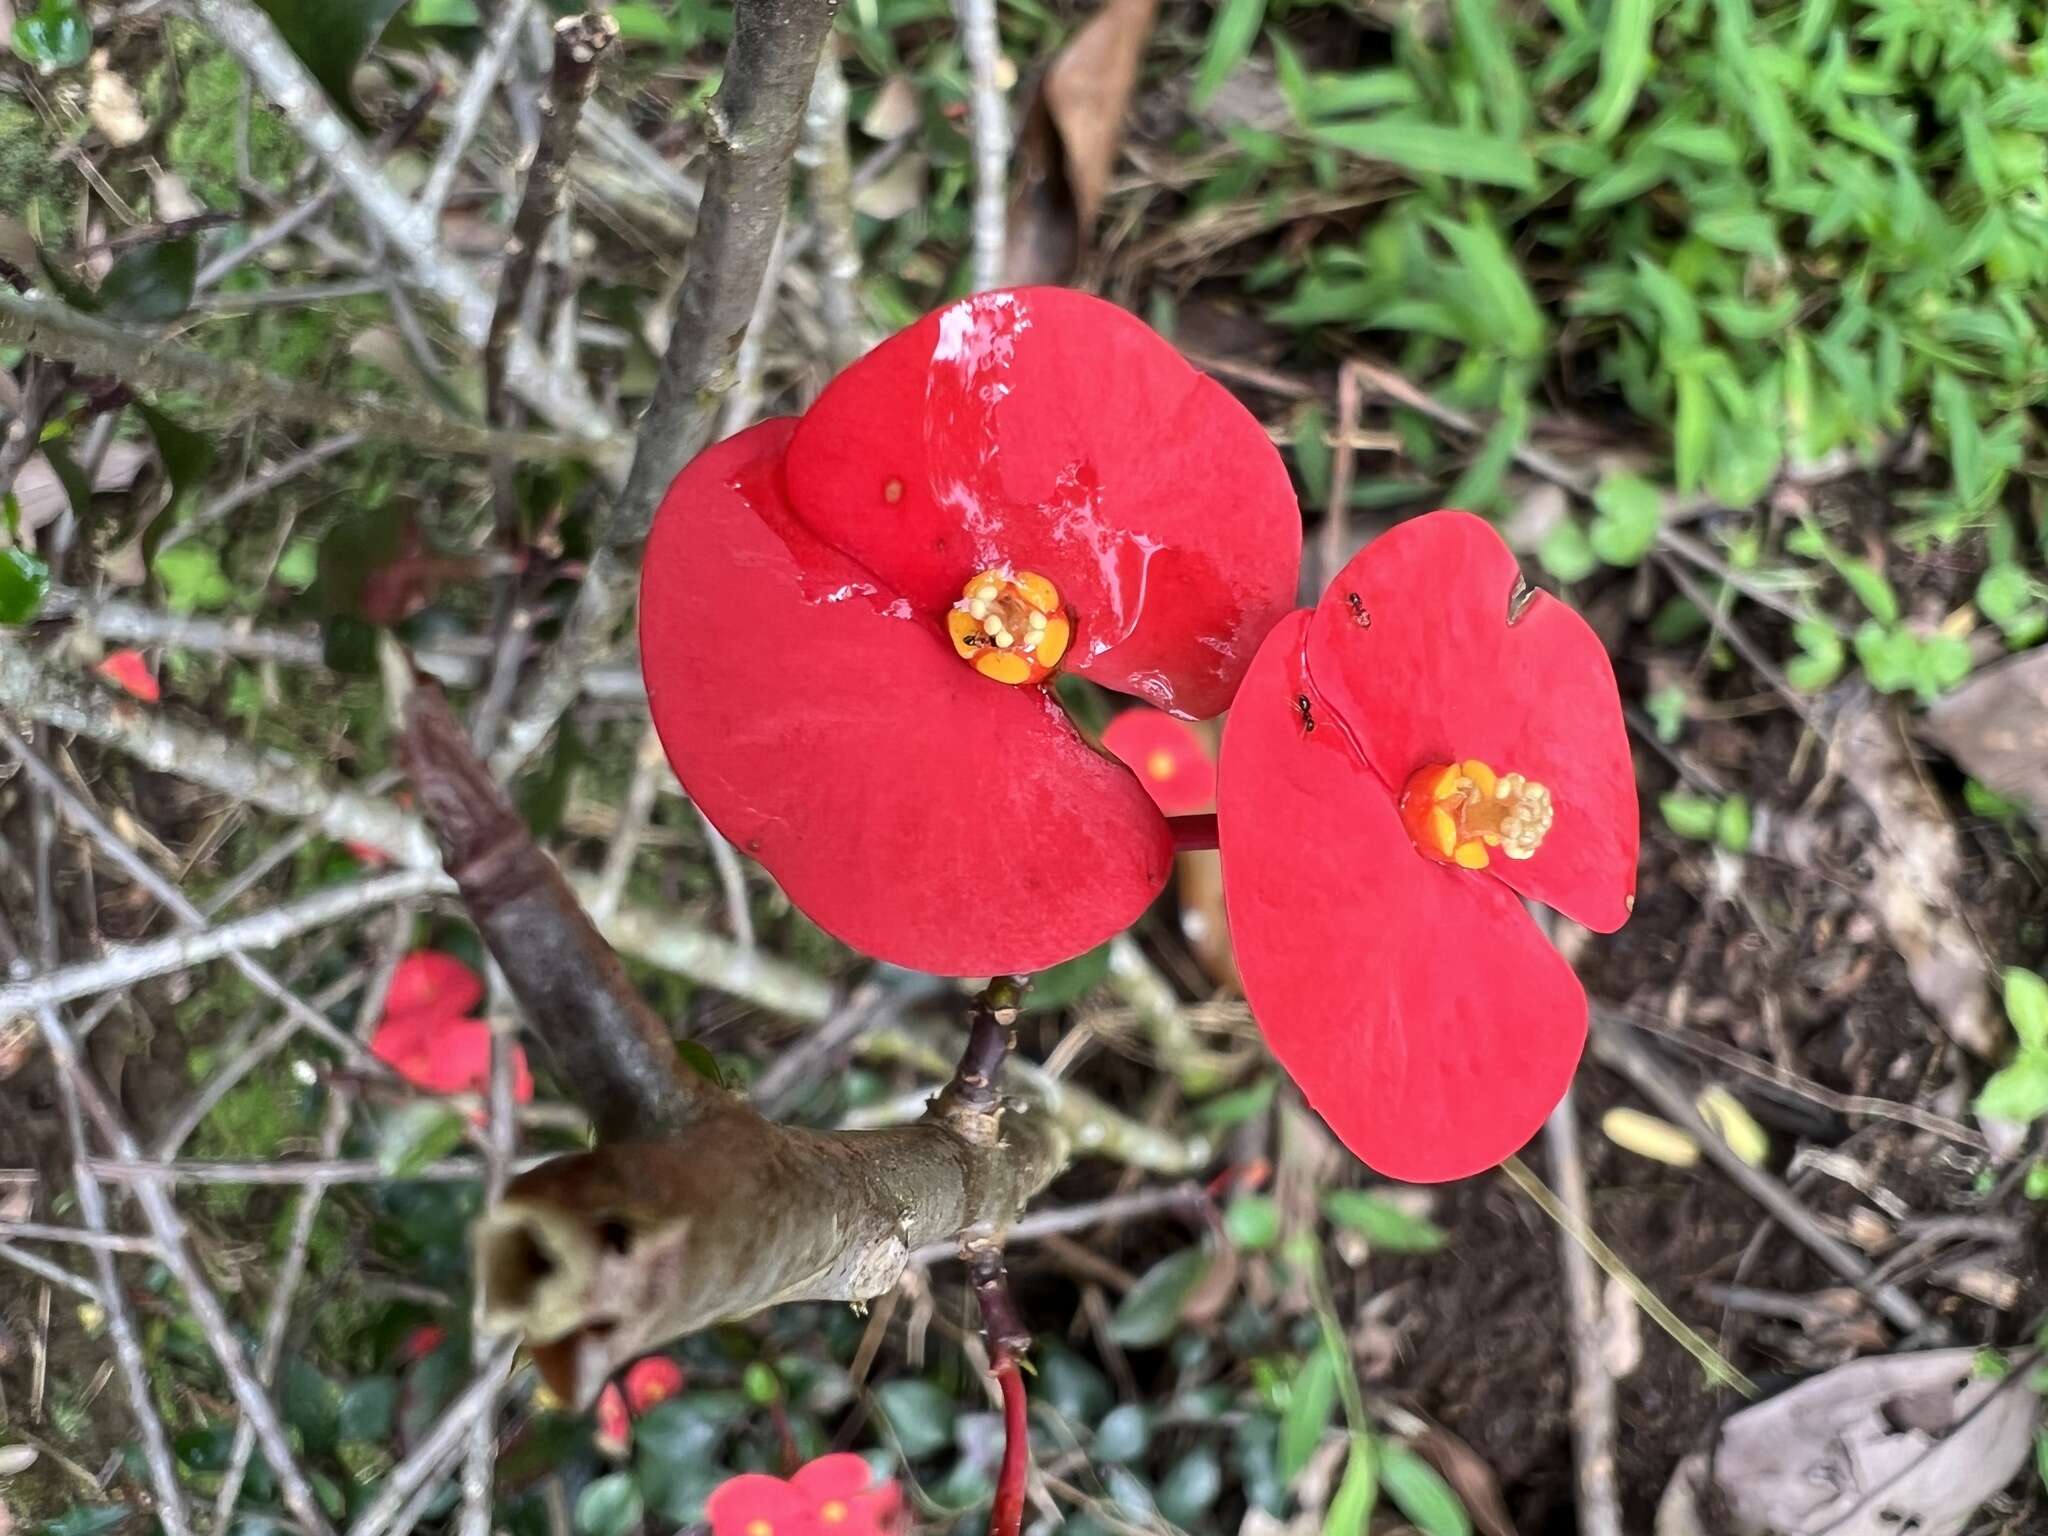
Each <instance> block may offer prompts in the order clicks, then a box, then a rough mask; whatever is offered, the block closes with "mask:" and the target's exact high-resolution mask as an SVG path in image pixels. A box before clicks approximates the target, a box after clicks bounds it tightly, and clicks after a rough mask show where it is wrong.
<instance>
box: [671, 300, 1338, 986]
mask: <svg viewBox="0 0 2048 1536" xmlns="http://www.w3.org/2000/svg"><path fill="white" fill-rule="evenodd" d="M1300 543H1301V529H1300V515H1299V511H1298V508H1297V507H1296V504H1295V500H1294V495H1293V492H1292V490H1291V489H1290V487H1289V484H1288V480H1287V475H1286V471H1285V469H1284V467H1283V466H1282V464H1281V462H1280V458H1279V455H1278V454H1277V453H1276V452H1275V451H1274V450H1273V447H1272V445H1271V443H1270V442H1269V441H1268V440H1267V438H1266V435H1265V433H1264V432H1263V431H1262V430H1261V429H1260V427H1259V425H1258V423H1257V422H1256V421H1254V420H1253V419H1252V417H1251V416H1250V415H1249V414H1248V413H1247V412H1246V411H1245V410H1244V409H1243V408H1242V407H1241V406H1239V405H1238V404H1237V402H1236V401H1235V400H1233V399H1232V398H1231V397H1230V396H1229V394H1228V393H1226V392H1225V391H1224V390H1223V389H1221V388H1220V387H1218V386H1217V385H1216V384H1214V383H1213V382H1211V381H1210V380H1208V379H1206V378H1204V377H1203V376H1201V375H1200V374H1198V373H1196V372H1195V371H1194V370H1193V369H1192V368H1190V367H1189V366H1188V365H1187V364H1186V363H1185V362H1184V361H1183V360H1182V359H1181V358H1180V356H1179V355H1178V354H1177V353H1176V352H1175V351H1174V350H1173V349H1172V348H1171V347H1170V346H1168V345H1167V344H1166V343H1165V342H1163V341H1161V340H1160V339H1159V338H1158V337H1157V336H1156V335H1154V334H1153V333H1152V332H1151V331H1150V330H1148V329H1147V328H1146V327H1145V326H1143V325H1142V324H1140V323H1139V322H1138V321H1136V320H1134V319H1133V318H1131V317H1130V316H1129V315H1127V314H1125V313H1123V312H1122V311H1121V310H1118V309H1116V308H1114V307H1113V306H1111V305H1108V304H1105V303H1102V302H1100V301H1099V300H1095V299H1090V298H1087V297H1084V296H1082V295H1080V294H1075V293H1068V292H1064V291H1061V290H1058V289H1036V288H1029V289H1021V290H1017V291H1015V292H1000V293H988V294H981V295H979V296H977V297H975V298H973V299H969V300H964V301H962V302H961V303H958V304H955V305H952V306H951V307H949V308H947V309H945V310H942V311H940V312H938V313H937V314H934V315H930V316H928V317H926V318H925V319H924V320H922V321H920V322H919V323H918V324H917V325H914V326H912V327H911V328H910V329H909V330H907V331H904V332H903V333H901V334H900V335H898V336H896V337H894V338H892V339H891V340H889V341H887V342H885V343H883V344H882V345H881V346H880V347H878V348H876V349H875V350H874V351H873V352H871V353H870V354H868V356H867V357H865V358H864V359H862V360H861V361H860V362H858V363H856V364H854V365H853V366H852V367H851V368H849V369H848V370H847V371H846V372H845V373H844V374H842V375H841V376H840V377H839V378H838V379H837V380H835V381H834V382H833V383H832V384H831V385H830V386H829V387H828V388H827V389H826V390H825V393H824V394H823V396H821V397H820V399H819V400H818V402H817V403H816V404H815V405H814V406H813V407H812V408H811V410H810V411H809V412H808V413H807V414H806V415H805V416H804V417H803V418H802V419H801V420H798V421H787V420H784V421H774V422H768V423H765V424H764V425H762V426H759V427H756V428H754V429H752V430H751V431H748V432H744V433H741V434H740V435H739V436H737V437H734V438H731V439H728V440H727V441H726V442H723V443H721V444H719V445H717V446H716V447H714V448H712V449H709V450H708V451H706V452H705V453H703V454H701V455H699V456H698V458H697V459H696V460H694V461H693V462H692V463H691V464H690V465H689V466H688V467H687V468H686V469H685V470H684V471H683V473H682V474H681V475H680V476H678V477H677V479H676V482H675V484H674V485H673V486H671V487H670V489H669V492H668V495H667V498H666V500H665V501H664V502H663V503H662V507H661V510H660V512H659V514H658V515H657V517H656V520H655V526H654V532H653V536H652V539H651V540H650V542H649V545H648V550H647V559H646V567H645V585H644V588H643V591H642V597H641V618H640V633H641V659H642V664H643V666H644V668H645V671H646V675H647V688H648V696H649V700H650V703H651V705H652V708H653V713H654V720H655V724H656V726H657V727H658V728H659V730H660V732H661V737H662V741H663V744H664V745H665V747H666V748H667V751H668V755H669V760H670V762H671V763H672V764H673V765H674V767H675V769H676V773H677V775H678V776H679V777H680V778H681V779H682V781H683V784H684V785H685V786H686V787H687V788H688V790H689V792H690V794H691V795H692V797H693V798H695V800H696V801H697V803H698V804H699V805H700V806H701V807H702V808H703V810H704V813H705V814H706V815H707V816H709V817H710V818H711V820H712V822H713V823H714V824H715V825H716V826H717V827H718V828H719V830H720V831H721V832H723V833H724V834H725V835H726V836H727V837H728V838H730V839H731V840H732V841H733V842H734V843H735V844H737V845H738V846H739V847H740V848H742V849H744V850H745V851H746V852H748V853H750V854H752V855H753V856H754V857H756V858H758V859H759V860H760V861H761V862H762V863H763V864H765V865H766V866H767V867H768V869H769V870H770V871H771V872H772V873H773V874H774V875H775V876H776V878H777V879H778V880H779V881H780V882H781V883H782V886H783V889H784V890H785V891H786V892H787V893H788V894H789V896H790V898H791V900H793V901H794V902H796V904H797V905H798V906H799V907H801V908H802V909H803V910H804V911H805V912H807V913H808V914H809V915H810V916H811V917H812V918H813V919H814V920H815V921H817V922H818V923H819V924H820V925H821V926H822V927H824V928H826V929H827V930H829V931H830V932H832V933H833V934H835V935H837V936H838V937H839V938H841V939H842V940H844V941H845V942H846V943H848V944H850V945H852V946H853V947H855V948H857V949H860V950H864V951H866V952H867V953H869V954H871V955H875V956H877V957H879V958H882V959H885V960H889V961H893V962H895V963H897V964H899V965H904V966H909V967H913V968H916V969H919V970H926V971H933V972H939V973H944V974H952V975H987V974H990V973H992V972H996V971H1008V970H1035V969H1039V968H1041V967H1043V966H1046V965H1050V964H1053V963H1055V962H1057V961H1060V960H1063V959H1067V958H1069V957H1071V956H1073V955H1076V954H1079V953H1081V952H1082V951H1084V950H1086V949H1088V948H1090V947H1091V946H1093V945H1094V944H1096V943H1098V942H1100V941H1101V940H1103V939H1105V938H1107V937H1109V936H1110V935H1112V934H1114V933H1117V932H1119V931H1121V930H1122V929H1123V928H1124V927H1126V926H1128V925H1129V923H1130V922H1131V921H1132V920H1133V919H1135V918H1136V917H1137V916H1138V914H1139V913H1140V912H1142V911H1143V910H1144V908H1145V907H1146V906H1147V905H1148V904H1149V903H1150V902H1151V900H1152V899H1153V897H1155V896H1156V895H1157V894H1158V893H1159V891H1160V889H1161V888H1162V887H1163V885H1164V883H1165V880H1166V876H1167V873H1168V870H1169V869H1170V867H1171V852H1172V845H1171V842H1170V840H1169V838H1168V835H1167V830H1166V827H1165V825H1164V822H1163V821H1162V819H1161V817H1160V815H1159V813H1158V811H1157V810H1156V809H1155V808H1154V807H1153V805H1152V804H1151V802H1150V801H1149V800H1148V799H1147V797H1146V795H1145V792H1144V790H1143V788H1142V787H1141V786H1140V785H1139V784H1138V782H1137V781H1136V780H1135V779H1134V778H1133V777H1132V776H1131V774H1130V773H1128V772H1127V771H1126V770H1125V769H1124V768H1123V767H1122V766H1121V765H1120V764H1118V763H1116V762H1113V761H1111V760H1110V759H1108V758H1107V757H1105V756H1103V755H1102V754H1100V753H1098V752H1096V751H1094V750H1093V749H1091V748H1090V747H1089V745H1088V744H1087V743H1086V742H1085V741H1084V740H1083V739H1082V738H1081V736H1080V734H1079V733H1078V732H1077V731H1076V730H1075V728H1074V726H1073V724H1072V722H1071V721H1069V720H1068V718H1067V716H1066V713H1065V712H1064V711H1063V710H1062V709H1061V708H1060V707H1059V705H1058V703H1057V702H1056V700H1055V699H1054V697H1053V695H1052V693H1051V692H1050V691H1049V688H1048V687H1047V686H1046V685H1045V679H1046V677H1047V675H1048V673H1049V671H1050V670H1053V669H1058V670H1066V671H1071V672H1075V673H1078V674H1080V675H1082V676H1085V677H1087V678H1089V679H1091V680H1093V681H1095V682H1097V683H1101V684H1103V685H1104V686H1106V687H1109V688H1114V689H1119V690H1122V691H1124V692H1127V693H1132V694H1136V695H1138V696H1140V697H1143V698H1145V699H1148V700H1150V701H1151V702H1152V703H1154V704H1157V705H1161V706H1165V707H1169V708H1172V709H1174V710H1176V711H1178V712H1180V713H1183V714H1186V715H1190V716H1204V715H1209V714H1213V713H1215V712H1216V711H1218V710H1220V709H1222V708H1223V707H1224V706H1225V705H1226V704H1227V703H1228V702H1229V700H1230V698H1231V695H1232V694H1233V693H1234V691H1235V690H1236V687H1237V684H1238V681H1239V679H1240V678H1241V677H1242V675H1243V672H1244V669H1245V667H1246V665H1247V664H1248V663H1249V659H1250V657H1251V655H1252V653H1253V651H1254V650H1255V649H1256V648H1257V646H1258V643H1259V641H1260V640H1261V639H1262V638H1263V637H1264V635H1265V633H1266V631H1267V630H1268V629H1269V628H1270V627H1271V626H1272V624H1273V622H1274V621H1275V619H1277V618H1278V617H1279V615H1280V614H1281V613H1282V612H1284V611H1285V609H1286V606H1287V604H1288V602H1289V601H1290V600H1291V598H1292V594H1293V591H1294V583H1295V572H1296V566H1297V564H1298V561H1299V557H1300Z"/></svg>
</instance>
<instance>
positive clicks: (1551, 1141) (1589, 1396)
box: [1543, 1088, 1623, 1536]
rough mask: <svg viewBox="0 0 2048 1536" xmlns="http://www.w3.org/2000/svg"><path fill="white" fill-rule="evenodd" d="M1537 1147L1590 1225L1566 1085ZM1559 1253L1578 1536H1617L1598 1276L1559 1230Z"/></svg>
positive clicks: (1560, 1192) (1610, 1389) (1567, 1204)
mask: <svg viewBox="0 0 2048 1536" xmlns="http://www.w3.org/2000/svg"><path fill="white" fill-rule="evenodd" d="M1543 1145H1544V1148H1545V1149H1546V1150H1547V1151H1548V1152H1549V1153H1550V1176H1551V1179H1552V1181H1553V1182H1554V1183H1555V1184H1556V1186H1557V1198H1558V1201H1559V1203H1560V1204H1562V1205H1563V1206H1564V1208H1565V1210H1566V1211H1567V1212H1569V1213H1570V1215H1571V1217H1572V1218H1573V1221H1574V1222H1575V1223H1576V1224H1577V1226H1579V1227H1581V1228H1586V1227H1590V1226H1591V1225H1592V1220H1591V1213H1590V1207H1589V1204H1588V1201H1587V1196H1586V1164H1585V1160H1584V1159H1583V1158H1582V1157H1581V1156H1580V1155H1579V1115H1578V1108H1577V1106H1576V1105H1575V1104H1574V1103H1573V1101H1572V1094H1571V1090H1570V1089H1569V1088H1567V1089H1566V1090H1565V1096H1564V1097H1563V1098H1562V1099H1560V1100H1559V1101H1558V1105H1557V1108H1556V1109H1554V1110H1552V1111H1551V1112H1550V1118H1549V1120H1548V1121H1546V1122H1545V1123H1544V1127H1543ZM1557 1248H1558V1257H1559V1259H1560V1260H1561V1261H1562V1263H1563V1265H1564V1282H1565V1321H1566V1324H1567V1328H1568V1332H1569V1335H1570V1339H1571V1354H1572V1450H1573V1453H1574V1460H1575V1462H1576V1464H1577V1467H1578V1478H1579V1532H1580V1536H1622V1529H1623V1528H1622V1523H1621V1487H1620V1482H1619V1477H1618V1464H1617V1462H1616V1460H1615V1433H1616V1413H1615V1397H1614V1378H1613V1376H1612V1375H1610V1374H1609V1373H1608V1370H1607V1364H1606V1360H1605V1357H1604V1355H1603V1354H1602V1351H1601V1348H1600V1331H1601V1318H1602V1315H1603V1313H1602V1308H1601V1305H1600V1275H1599V1271H1598V1270H1597V1268H1596V1267H1595V1265H1594V1263H1593V1257H1592V1255H1591V1254H1589V1253H1587V1252H1586V1250H1585V1247H1584V1246H1583V1245H1582V1244H1581V1243H1580V1242H1579V1240H1578V1239H1577V1237H1575V1236H1574V1235H1573V1232H1572V1228H1571V1227H1568V1226H1567V1227H1561V1228H1560V1229H1559V1231H1558V1235H1557Z"/></svg>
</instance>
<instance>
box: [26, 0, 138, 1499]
mask: <svg viewBox="0 0 2048 1536" xmlns="http://www.w3.org/2000/svg"><path fill="white" fill-rule="evenodd" d="M14 53H15V57H17V58H19V59H20V60H21V61H22V62H23V63H24V64H28V65H31V66H33V67H34V68H35V69H36V70H37V71H38V72H39V73H41V74H45V75H49V74H55V73H56V72H57V71H58V70H60V69H76V68H77V67H78V66H79V65H81V64H83V63H84V62H85V61H86V59H87V58H88V57H89V56H90V55H91V53H92V22H91V21H90V20H88V19H87V17H86V14H85V7H84V6H82V5H80V4H79V3H78V0H42V3H41V4H40V5H38V6H37V7H36V8H35V9H34V10H32V11H30V12H28V13H27V14H25V15H23V16H21V17H20V18H19V19H17V20H16V21H15V23H14ZM123 1512H124V1513H125V1510H124V1511H123Z"/></svg>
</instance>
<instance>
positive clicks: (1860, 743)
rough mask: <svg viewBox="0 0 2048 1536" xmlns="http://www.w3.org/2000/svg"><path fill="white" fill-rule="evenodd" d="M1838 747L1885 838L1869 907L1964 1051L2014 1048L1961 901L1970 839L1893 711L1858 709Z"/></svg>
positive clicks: (1842, 726) (1841, 731) (1880, 705)
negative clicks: (1921, 767)
mask: <svg viewBox="0 0 2048 1536" xmlns="http://www.w3.org/2000/svg"><path fill="white" fill-rule="evenodd" d="M1835 750H1836V751H1837V753H1839V754H1840V757H1841V760H1842V761H1843V762H1844V763H1849V764H1853V765H1854V769H1853V771H1854V773H1855V777H1856V783H1857V786H1858V787H1859V788H1860V789H1861V790H1862V791H1863V798H1864V799H1865V800H1866V801H1867V802H1868V803H1869V805H1870V808H1871V810H1872V812H1873V813H1874V814H1875V815H1876V817H1877V820H1878V824H1879V826H1880V827H1882V828H1883V831H1884V844H1885V846H1883V847H1881V848H1878V849H1874V850H1873V851H1872V860H1871V863H1872V875H1873V878H1872V880H1871V887H1870V889H1869V891H1868V892H1866V893H1865V900H1867V901H1868V902H1869V903H1870V904H1871V906H1872V907H1873V908H1874V909H1875V910H1876V912H1877V915H1878V917H1879V919H1880V920H1881V921H1882V922H1883V923H1884V926H1885V928H1886V930H1887V931H1888V933H1889V934H1890V936H1891V941H1892V947H1893V948H1894V949H1896V950H1897V951H1898V952H1899V955H1900V957H1901V958H1902V959H1903V960H1904V961H1905V962H1906V978H1907V980H1908V981H1910V982H1911V983H1912V986H1913V991H1914V992H1915V993H1916V994H1917V995H1918V997H1919V998H1920V1001H1921V1002H1923V1003H1925V1004H1926V1005H1927V1007H1928V1009H1929V1011H1931V1012H1932V1013H1933V1014H1934V1016H1935V1017H1936V1018H1937V1019H1939V1020H1940V1021H1941V1026H1942V1028H1943V1029H1945V1030H1947V1031H1948V1034H1949V1037H1950V1038H1951V1039H1953V1040H1954V1041H1955V1042H1956V1043H1957V1044H1958V1045H1960V1046H1962V1047H1963V1048H1964V1049H1965V1050H1968V1051H1971V1052H1973V1053H1975V1054H1976V1055H1978V1056H1980V1057H1984V1058H1986V1059H1989V1058H1991V1057H1993V1056H1996V1055H1997V1054H1998V1053H1999V1052H2000V1051H2001V1050H2003V1049H2004V1046H2005V1034H2006V1031H2005V1026H2004V1023H2003V1021H2001V1020H1998V1019H1997V1018H1996V1016H1995V1015H1996V1010H1995V1009H1994V1008H1993V1006H1992V1002H1991V968H1990V965H1989V963H1988V962H1987V961H1986V960H1985V958H1984V952H1983V951H1982V950H1981V949H1980V948H1979V947H1978V944H1977V940H1976V936H1975V935H1974V934H1973V933H1972V932H1971V931H1970V926H1969V924H1968V923H1967V922H1966V921H1965V920H1964V915H1963V909H1962V903H1961V901H1960V899H1959V897H1958V894H1957V893H1958V890H1959V882H1960V880H1961V879H1962V874H1963V854H1962V844H1961V840H1960V839H1959V838H1958V837H1957V836H1956V830H1955V827H1954V826H1953V825H1951V824H1950V822H1949V820H1948V818H1947V816H1946V814H1945V813H1944V810H1943V808H1942V806H1941V804H1940V803H1939V802H1938V801H1936V800H1935V799H1934V797H1933V795H1932V793H1931V792H1930V791H1929V789H1928V787H1927V783H1926V780H1925V779H1924V778H1923V777H1922V775H1921V774H1920V773H1919V771H1918V768H1917V765H1916V764H1915V763H1914V762H1913V760H1912V757H1911V755H1910V753H1909V751H1908V749H1907V746H1906V743H1905V741H1904V740H1903V739H1902V738H1901V736H1900V733H1899V728H1898V725H1897V723H1896V722H1895V721H1894V719H1893V718H1892V714H1891V709H1890V706H1889V705H1887V704H1886V703H1884V702H1883V701H1881V700H1876V699H1871V700H1866V701H1864V702H1863V703H1861V704H1852V705H1851V706H1849V708H1848V709H1847V710H1846V711H1845V712H1844V714H1843V717H1842V719H1841V720H1840V722H1839V723H1838V724H1837V727H1836V731H1835Z"/></svg>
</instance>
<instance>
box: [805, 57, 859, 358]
mask: <svg viewBox="0 0 2048 1536" xmlns="http://www.w3.org/2000/svg"><path fill="white" fill-rule="evenodd" d="M846 95H847V92H846V76H845V74H844V73H843V72H842V71H841V70H840V68H839V55H838V54H836V53H835V52H833V50H832V49H831V48H830V47H827V48H826V49H825V51H824V53H823V55H822V56H821V57H820V58H819V60H818V78H817V81H816V83H815V84H813V85H812V87H811V100H810V104H809V106H808V107H806V108H805V110H804V132H803V142H802V144H801V145H800V146H799V147H798V149H797V163H798V164H799V165H801V166H803V167H804V170H805V177H804V192H805V196H806V197H807V198H808V200H809V202H810V205H811V222H812V226H813V228H814V229H815V231H816V237H815V240H816V244H817V247H818V319H819V320H820V321H821V322H822V323H823V325H824V327H825V360H826V361H827V362H828V363H830V364H831V365H832V368H833V370H834V371H835V372H836V371H838V370H839V369H841V368H844V367H845V366H846V365H847V364H848V363H850V362H852V361H853V360H854V359H855V358H857V357H859V356H860V355H861V353H863V352H865V351H866V350H867V337H866V334H865V326H864V325H863V323H862V320H861V313H860V299H859V295H858V289H857V286H856V285H857V284H858V283H859V282H860V241H859V240H858V238H856V236H855V233H854V223H853V152H852V151H851V150H850V149H849V148H848V147H847V138H846Z"/></svg>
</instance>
